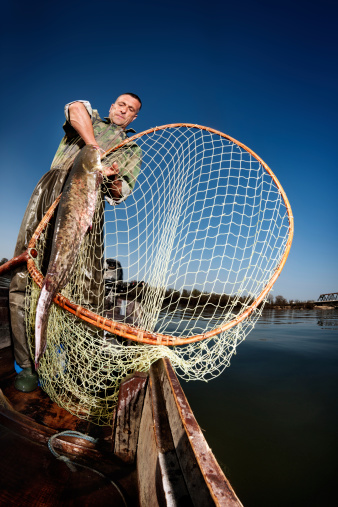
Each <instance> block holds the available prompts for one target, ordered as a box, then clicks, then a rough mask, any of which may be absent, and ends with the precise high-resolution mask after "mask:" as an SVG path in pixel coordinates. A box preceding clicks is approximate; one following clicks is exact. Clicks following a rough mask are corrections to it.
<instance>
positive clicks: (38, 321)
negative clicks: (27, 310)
mask: <svg viewBox="0 0 338 507" xmlns="http://www.w3.org/2000/svg"><path fill="white" fill-rule="evenodd" d="M101 182H102V165H101V160H100V155H99V151H98V150H97V149H95V148H94V147H93V146H91V145H87V146H85V147H84V148H82V150H81V151H80V153H79V154H78V155H77V157H76V158H75V161H74V164H73V167H72V169H71V171H70V173H69V176H68V179H67V183H66V185H65V187H64V190H63V192H62V196H61V200H60V203H59V207H58V212H57V216H56V223H55V230H54V236H53V243H52V250H51V255H50V260H49V264H48V268H47V274H46V276H45V279H44V282H43V285H42V288H41V292H40V296H39V300H38V304H37V308H36V317H35V369H38V367H39V358H40V357H41V355H42V354H43V353H44V351H45V350H46V346H47V324H48V316H49V311H50V307H51V304H52V301H53V298H54V296H55V295H56V294H57V293H58V292H59V291H60V290H62V289H63V288H64V287H65V286H66V284H67V282H68V281H69V279H70V276H71V274H72V269H73V266H74V263H75V259H76V256H77V254H78V252H79V249H80V246H81V243H82V240H83V238H84V236H85V234H86V232H87V231H88V229H89V228H90V227H91V225H92V220H93V215H94V212H95V207H96V202H97V196H98V190H99V188H100V184H101Z"/></svg>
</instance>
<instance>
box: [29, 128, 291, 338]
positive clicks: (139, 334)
mask: <svg viewBox="0 0 338 507" xmlns="http://www.w3.org/2000/svg"><path fill="white" fill-rule="evenodd" d="M179 127H187V128H196V129H199V130H206V131H207V132H211V133H213V134H217V135H219V136H221V137H224V138H225V139H227V140H228V141H231V142H232V143H234V144H236V145H237V146H240V147H241V148H243V149H244V150H245V151H247V152H248V153H250V154H251V155H252V156H253V157H254V158H255V159H256V160H257V161H258V162H259V163H260V164H261V165H262V167H264V169H265V170H266V172H267V173H268V174H269V175H270V177H271V178H272V180H273V181H274V183H275V184H276V186H277V188H278V190H279V192H280V194H281V196H282V199H283V201H284V204H285V207H286V210H287V214H288V219H289V235H288V240H287V243H286V247H285V251H284V254H283V257H282V258H281V260H280V262H279V265H278V266H277V268H276V269H275V271H274V273H273V275H272V277H271V279H270V280H269V282H268V283H267V285H266V286H265V287H264V289H263V290H262V292H261V293H260V294H259V296H258V297H257V298H256V299H255V301H254V302H253V303H252V304H251V305H250V306H249V307H248V308H247V309H246V310H245V311H244V312H243V313H241V314H240V315H238V316H237V317H236V318H234V319H233V320H231V321H229V322H227V323H225V324H223V325H221V326H219V327H217V328H215V329H212V330H210V331H208V332H206V333H203V334H198V335H194V336H189V337H181V336H179V337H176V336H171V335H165V334H161V333H155V332H149V331H146V330H143V329H140V328H137V327H132V326H130V325H128V324H124V323H121V322H116V321H114V320H111V319H108V318H105V317H102V316H100V315H97V314H96V313H94V312H91V311H90V310H87V309H86V308H83V307H82V306H80V305H77V304H75V303H72V302H71V301H70V300H69V299H67V298H66V297H65V296H63V295H62V294H60V293H58V294H56V296H55V297H54V299H53V301H54V303H56V304H57V305H58V306H60V307H61V308H63V309H64V310H66V311H68V312H69V313H72V314H73V315H75V316H76V317H78V318H79V319H81V320H83V321H84V322H87V323H89V324H91V325H94V326H96V327H98V328H100V329H103V330H105V331H108V332H110V333H112V334H115V335H118V336H121V337H122V338H126V339H128V340H132V341H135V342H138V343H144V344H148V345H166V346H176V345H187V344H189V343H194V342H198V341H202V340H206V339H208V338H212V337H214V336H217V335H218V334H220V333H222V332H224V331H227V330H228V329H231V328H232V327H234V326H237V325H238V324H239V323H240V322H242V321H243V320H245V319H246V318H248V317H249V316H250V315H251V314H252V312H253V311H254V310H255V309H256V308H257V307H258V306H259V304H260V303H261V302H262V301H263V300H264V298H265V297H266V296H267V294H268V293H269V291H270V290H271V288H272V286H273V285H274V283H275V282H276V280H277V278H278V277H279V275H280V273H281V271H282V269H283V267H284V265H285V262H286V259H287V258H288V255H289V253H290V249H291V244H292V239H293V234H294V219H293V215H292V210H291V206H290V203H289V200H288V198H287V196H286V194H285V192H284V189H283V188H282V186H281V184H280V182H279V181H278V179H277V177H276V176H275V174H274V173H273V172H272V170H271V169H270V167H269V166H268V165H267V164H266V163H265V162H264V161H263V160H262V159H261V158H260V157H259V156H258V155H257V154H256V153H255V152H254V151H252V150H251V149H250V148H248V147H247V146H245V144H243V143H241V142H239V141H237V140H236V139H234V138H233V137H231V136H229V135H227V134H224V133H223V132H220V131H218V130H215V129H212V128H209V127H204V126H201V125H195V124H192V123H170V124H167V125H162V126H161V127H154V128H151V129H148V130H145V131H143V132H140V133H139V134H135V135H134V136H132V137H129V138H127V139H126V140H125V141H123V142H122V143H120V144H119V145H117V146H115V147H113V148H111V149H109V150H107V151H106V152H105V153H104V154H103V155H102V157H101V159H103V158H105V157H106V156H107V155H109V154H110V153H112V152H114V151H116V150H118V149H119V148H121V147H122V146H124V145H126V144H129V143H131V142H133V141H134V140H136V139H138V138H140V137H142V136H144V135H146V134H151V133H153V132H156V131H158V130H164V129H169V128H179ZM60 198H61V195H60V196H59V197H58V198H57V199H56V200H55V201H54V203H53V204H52V206H51V207H50V208H49V210H48V211H47V213H46V215H45V216H44V217H43V219H42V220H41V222H40V224H39V225H38V227H37V229H36V231H35V232H34V234H33V236H32V239H31V241H30V243H29V245H28V254H29V252H31V251H34V249H35V245H36V242H37V240H38V238H39V237H40V235H41V233H42V232H43V231H44V229H45V228H46V227H47V224H48V222H49V220H50V219H51V217H52V216H53V213H54V211H55V209H56V207H57V205H58V203H59V201H60ZM27 268H28V271H29V273H30V275H31V277H32V278H33V280H34V282H35V283H36V284H37V285H38V286H39V287H40V289H41V287H42V284H43V275H42V274H41V272H40V271H39V270H38V269H37V267H36V265H35V262H34V260H33V255H28V260H27Z"/></svg>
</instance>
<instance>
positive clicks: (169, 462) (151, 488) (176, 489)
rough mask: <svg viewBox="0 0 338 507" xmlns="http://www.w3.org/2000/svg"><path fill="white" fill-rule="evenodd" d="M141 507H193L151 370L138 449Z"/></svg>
mask: <svg viewBox="0 0 338 507" xmlns="http://www.w3.org/2000/svg"><path fill="white" fill-rule="evenodd" d="M137 477H138V489H139V502H140V506H141V507H149V506H150V505H151V506H152V507H156V506H166V505H168V506H174V505H184V507H188V506H190V505H192V503H191V500H190V497H189V494H188V491H187V488H186V485H185V482H184V479H183V476H182V472H181V469H180V466H179V463H178V459H177V456H176V451H175V446H174V443H173V440H172V436H171V431H170V427H169V423H168V417H167V414H166V411H165V407H164V404H163V398H162V395H161V386H160V385H159V383H158V379H157V377H156V375H155V374H154V370H153V369H151V372H150V379H149V383H148V388H147V393H146V397H145V402H144V408H143V413H142V420H141V426H140V433H139V441H138V450H137Z"/></svg>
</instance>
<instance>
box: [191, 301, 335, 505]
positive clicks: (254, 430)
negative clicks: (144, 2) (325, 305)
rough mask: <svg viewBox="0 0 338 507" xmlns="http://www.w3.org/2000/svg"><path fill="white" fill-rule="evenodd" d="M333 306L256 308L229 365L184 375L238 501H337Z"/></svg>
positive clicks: (289, 502)
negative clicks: (215, 373) (216, 373)
mask: <svg viewBox="0 0 338 507" xmlns="http://www.w3.org/2000/svg"><path fill="white" fill-rule="evenodd" d="M337 365H338V310H337V309H333V310H328V309H325V310H324V309H323V310H321V309H314V310H264V311H263V314H262V316H261V318H260V319H259V321H258V322H257V324H256V326H255V328H254V329H253V330H252V332H251V333H250V334H249V335H248V336H247V338H246V340H245V341H244V342H243V343H242V344H240V345H239V347H238V348H237V354H236V356H235V357H233V359H232V362H231V366H230V367H229V368H227V369H226V370H225V372H224V373H223V374H222V375H221V376H220V377H218V378H217V379H215V380H212V381H210V382H209V383H207V384H206V383H203V382H190V383H185V382H182V385H183V388H184V390H185V392H186V394H187V397H188V400H189V403H190V404H191V406H192V409H193V411H194V412H195V415H196V417H197V420H198V422H199V424H200V425H201V427H202V428H203V429H204V430H205V435H206V438H207V440H208V442H209V444H210V446H211V447H212V450H213V451H214V453H215V454H216V457H217V458H218V460H219V461H220V462H221V464H222V465H223V467H224V469H225V471H226V473H227V475H228V477H229V479H230V481H231V483H232V485H233V486H234V488H235V490H236V492H237V494H238V495H239V498H240V499H241V501H242V502H243V504H244V505H245V507H256V506H257V507H285V506H286V505H290V506H291V505H292V506H293V505H297V507H321V505H336V500H335V502H331V497H332V496H334V495H335V494H336V473H335V469H336V456H337V453H338V438H337V428H338V405H337V403H336V400H337V397H338V367H337Z"/></svg>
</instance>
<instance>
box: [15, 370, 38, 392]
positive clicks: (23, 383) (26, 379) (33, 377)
mask: <svg viewBox="0 0 338 507" xmlns="http://www.w3.org/2000/svg"><path fill="white" fill-rule="evenodd" d="M38 384H39V377H38V376H37V374H36V373H35V372H34V371H33V370H32V368H31V367H30V366H29V367H28V368H23V370H22V371H20V373H19V374H18V375H17V376H16V377H15V381H14V386H15V389H17V390H18V391H21V392H23V393H30V392H31V391H34V389H36V388H37V387H38Z"/></svg>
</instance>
